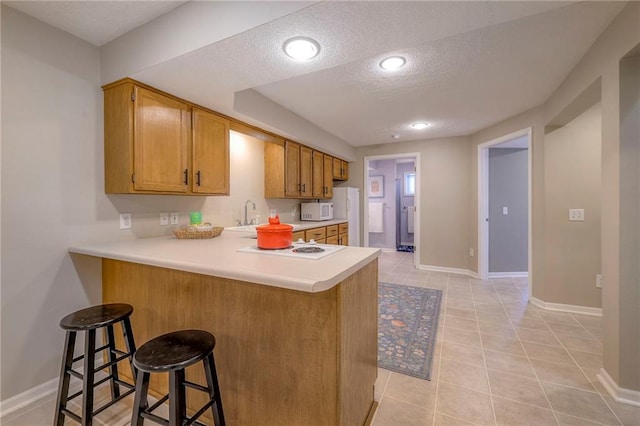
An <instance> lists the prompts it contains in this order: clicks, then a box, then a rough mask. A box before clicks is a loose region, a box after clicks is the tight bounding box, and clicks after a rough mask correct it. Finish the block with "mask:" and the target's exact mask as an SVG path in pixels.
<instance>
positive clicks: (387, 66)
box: [380, 56, 407, 71]
mask: <svg viewBox="0 0 640 426" xmlns="http://www.w3.org/2000/svg"><path fill="white" fill-rule="evenodd" d="M406 63H407V60H406V59H405V58H403V57H402V56H391V57H389V58H386V59H383V60H382V61H381V62H380V68H382V69H383V70H387V71H393V70H397V69H398V68H402V67H403V66H404V64H406Z"/></svg>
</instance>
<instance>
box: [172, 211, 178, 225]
mask: <svg viewBox="0 0 640 426" xmlns="http://www.w3.org/2000/svg"><path fill="white" fill-rule="evenodd" d="M170 219H171V224H172V225H177V224H178V222H180V215H179V214H178V212H171V216H170Z"/></svg>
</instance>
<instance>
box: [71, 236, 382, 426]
mask: <svg viewBox="0 0 640 426" xmlns="http://www.w3.org/2000/svg"><path fill="white" fill-rule="evenodd" d="M255 243H256V240H255V239H252V238H251V234H250V233H246V232H227V231H225V232H223V233H222V235H220V236H219V237H216V238H213V239H208V240H178V239H176V238H174V237H160V238H147V239H138V240H132V241H121V242H115V243H105V244H86V245H77V246H74V247H71V248H70V249H69V251H70V252H72V253H77V254H84V255H89V256H95V257H100V258H102V287H103V288H102V297H103V302H104V303H112V302H123V303H129V304H131V305H133V306H134V313H133V316H132V325H133V331H134V334H135V338H136V343H137V345H141V344H142V343H144V342H146V341H147V340H149V339H151V338H152V337H155V336H157V335H159V334H162V333H167V332H170V331H174V330H178V329H185V328H199V329H204V330H207V331H210V332H212V333H213V334H214V335H215V336H216V341H217V343H216V348H215V351H214V354H215V357H216V366H217V369H218V377H219V379H220V386H221V394H222V401H223V406H224V409H225V417H226V418H227V421H228V423H229V424H234V425H276V424H277V425H362V424H366V423H367V422H368V421H370V419H371V416H372V414H373V412H374V410H375V406H376V404H375V402H374V389H373V387H374V382H375V379H376V375H377V314H378V294H377V287H378V284H377V283H378V264H377V257H378V255H379V250H378V249H370V248H360V247H346V248H344V249H342V250H340V251H338V252H336V253H333V254H331V255H329V256H326V257H324V258H322V259H317V260H316V259H298V258H292V257H281V256H272V255H264V254H260V253H246V252H240V251H238V250H239V249H243V248H246V247H248V246H251V245H255ZM199 370H200V368H199V367H198V368H194V369H193V371H189V370H187V376H188V377H189V376H190V374H192V376H191V377H190V379H191V380H194V381H199V382H202V381H203V377H202V374H201V372H200V371H199ZM151 387H152V389H153V390H154V391H155V392H156V396H157V395H159V394H160V393H162V392H165V391H166V384H165V382H164V378H163V380H156V381H155V382H154V381H153V380H152V383H151ZM189 396H190V397H191V396H193V397H194V398H192V401H191V402H190V403H189V405H190V406H191V405H193V406H196V405H199V404H201V402H202V401H201V400H199V399H197V397H199V396H200V395H197V393H193V395H191V394H189Z"/></svg>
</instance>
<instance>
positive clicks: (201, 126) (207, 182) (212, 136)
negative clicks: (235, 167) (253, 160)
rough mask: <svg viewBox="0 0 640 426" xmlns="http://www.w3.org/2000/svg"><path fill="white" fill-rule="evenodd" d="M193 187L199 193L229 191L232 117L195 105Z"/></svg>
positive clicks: (192, 159) (193, 118) (193, 116)
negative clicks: (228, 117)
mask: <svg viewBox="0 0 640 426" xmlns="http://www.w3.org/2000/svg"><path fill="white" fill-rule="evenodd" d="M192 123H193V126H192V129H193V133H192V140H193V155H192V158H191V161H192V164H193V167H192V169H191V170H192V174H191V182H192V185H191V188H192V191H193V192H196V193H198V194H220V195H228V194H229V120H227V119H225V118H222V117H218V116H217V115H215V114H211V113H210V112H207V111H204V110H201V109H200V108H193V113H192Z"/></svg>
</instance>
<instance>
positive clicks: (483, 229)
mask: <svg viewBox="0 0 640 426" xmlns="http://www.w3.org/2000/svg"><path fill="white" fill-rule="evenodd" d="M522 136H527V158H528V161H527V163H528V193H529V194H528V201H527V203H528V216H529V218H528V222H529V223H528V228H529V230H528V265H527V270H528V274H529V280H528V281H529V297H531V282H532V276H531V275H532V238H531V234H532V225H531V224H532V220H531V207H532V206H531V193H532V189H531V169H532V158H533V156H532V154H531V145H532V140H531V137H532V128H531V127H527V128H525V129H522V130H518V131H516V132H513V133H510V134H508V135H505V136H501V137H499V138H496V139H492V140H490V141H487V142H484V143H481V144H480V145H478V275H479V277H480V279H482V280H486V279H488V277H489V223H488V218H489V148H491V147H492V146H495V145H499V144H501V143H503V142H507V141H509V140H512V139H515V138H518V137H522Z"/></svg>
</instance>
